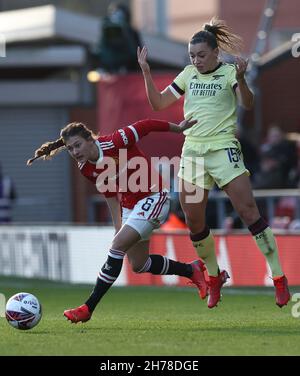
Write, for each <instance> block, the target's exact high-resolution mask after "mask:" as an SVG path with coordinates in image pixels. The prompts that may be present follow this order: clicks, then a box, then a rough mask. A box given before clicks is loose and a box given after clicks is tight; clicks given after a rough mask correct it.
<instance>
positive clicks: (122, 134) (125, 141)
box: [118, 129, 129, 145]
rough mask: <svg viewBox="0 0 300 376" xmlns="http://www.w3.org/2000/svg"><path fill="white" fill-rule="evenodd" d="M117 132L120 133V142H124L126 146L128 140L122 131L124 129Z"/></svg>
mask: <svg viewBox="0 0 300 376" xmlns="http://www.w3.org/2000/svg"><path fill="white" fill-rule="evenodd" d="M118 132H119V133H120V135H121V137H122V140H123V142H124V144H125V145H128V142H129V141H128V138H127V136H126V133H125V131H124V129H119V130H118Z"/></svg>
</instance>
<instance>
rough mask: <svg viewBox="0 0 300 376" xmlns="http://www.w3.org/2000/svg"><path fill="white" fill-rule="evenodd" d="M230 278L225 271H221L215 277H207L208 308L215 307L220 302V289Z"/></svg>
mask: <svg viewBox="0 0 300 376" xmlns="http://www.w3.org/2000/svg"><path fill="white" fill-rule="evenodd" d="M228 278H230V277H229V275H228V273H227V272H226V270H223V271H222V272H221V273H220V274H219V275H218V276H217V277H213V276H209V281H208V294H209V295H208V300H207V306H208V308H213V307H216V305H217V304H218V303H219V301H220V300H221V288H222V286H223V285H224V283H226V280H227V279H228Z"/></svg>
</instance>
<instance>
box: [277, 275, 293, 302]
mask: <svg viewBox="0 0 300 376" xmlns="http://www.w3.org/2000/svg"><path fill="white" fill-rule="evenodd" d="M273 283H274V287H275V298H276V304H277V305H278V307H280V308H281V307H283V306H284V305H287V304H288V301H289V300H290V299H291V295H290V292H289V287H288V280H287V278H286V276H285V275H283V276H282V277H277V278H274V279H273Z"/></svg>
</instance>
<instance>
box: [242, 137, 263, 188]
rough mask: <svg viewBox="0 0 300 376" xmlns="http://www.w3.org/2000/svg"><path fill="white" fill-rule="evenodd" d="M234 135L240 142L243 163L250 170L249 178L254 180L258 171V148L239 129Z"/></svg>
mask: <svg viewBox="0 0 300 376" xmlns="http://www.w3.org/2000/svg"><path fill="white" fill-rule="evenodd" d="M236 137H237V139H238V140H239V142H240V144H241V149H242V153H243V158H244V163H245V166H246V168H247V169H248V170H249V171H250V174H251V175H250V179H251V181H252V182H253V181H254V180H255V176H256V174H257V173H258V171H259V165H260V157H259V150H257V149H256V147H255V146H254V145H253V144H252V143H251V142H250V141H249V140H248V139H247V137H246V136H245V135H244V134H243V133H242V132H241V130H238V131H237V134H236Z"/></svg>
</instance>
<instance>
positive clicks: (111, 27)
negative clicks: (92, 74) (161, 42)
mask: <svg viewBox="0 0 300 376" xmlns="http://www.w3.org/2000/svg"><path fill="white" fill-rule="evenodd" d="M140 45H141V41H140V37H139V34H138V32H137V31H136V30H135V29H134V28H133V27H132V26H131V15H130V11H129V9H128V8H127V6H126V5H124V4H120V3H112V4H110V6H109V7H108V12H107V16H106V17H105V18H104V19H103V22H102V31H101V40H100V42H99V48H98V57H99V59H100V68H101V69H103V70H104V71H106V72H109V73H119V72H122V73H123V72H128V71H135V70H137V69H138V61H137V57H136V51H137V47H138V46H140Z"/></svg>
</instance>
